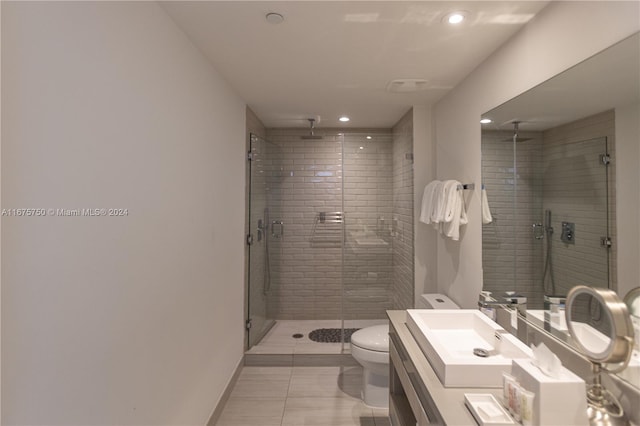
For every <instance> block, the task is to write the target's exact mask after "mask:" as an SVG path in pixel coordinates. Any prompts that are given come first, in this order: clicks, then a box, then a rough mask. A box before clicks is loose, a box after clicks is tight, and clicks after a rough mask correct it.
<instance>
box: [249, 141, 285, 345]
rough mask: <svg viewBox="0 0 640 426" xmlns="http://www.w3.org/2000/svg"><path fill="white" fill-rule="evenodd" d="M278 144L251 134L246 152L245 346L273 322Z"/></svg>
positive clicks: (280, 231)
mask: <svg viewBox="0 0 640 426" xmlns="http://www.w3.org/2000/svg"><path fill="white" fill-rule="evenodd" d="M281 180H282V153H281V149H280V147H278V146H277V145H274V144H272V143H270V142H268V141H266V140H264V139H262V138H260V137H258V136H256V135H253V134H252V135H251V140H250V154H249V209H248V210H249V214H248V219H249V235H248V237H247V238H248V241H247V242H248V244H249V254H248V282H249V284H248V291H247V305H248V306H247V313H248V318H247V329H248V347H249V348H250V347H252V346H253V345H255V344H257V343H258V342H259V341H260V339H262V337H263V336H264V335H265V334H266V333H267V331H269V329H270V328H271V327H272V326H273V324H274V323H275V319H274V317H275V311H276V310H275V308H276V307H275V302H276V300H277V299H276V297H274V295H275V294H277V290H278V283H279V279H278V276H279V264H280V261H279V257H280V252H281V241H282V238H283V237H284V223H282V220H280V218H281V199H282V196H281V189H280V186H281V185H280V184H281Z"/></svg>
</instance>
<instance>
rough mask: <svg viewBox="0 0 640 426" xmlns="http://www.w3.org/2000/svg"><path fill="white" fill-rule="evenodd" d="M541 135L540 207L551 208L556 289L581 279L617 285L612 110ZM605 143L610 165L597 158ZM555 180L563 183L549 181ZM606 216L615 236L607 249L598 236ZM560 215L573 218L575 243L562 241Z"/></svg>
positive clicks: (561, 290) (603, 230) (560, 290)
mask: <svg viewBox="0 0 640 426" xmlns="http://www.w3.org/2000/svg"><path fill="white" fill-rule="evenodd" d="M543 139H544V148H543V149H544V152H545V156H544V157H545V185H544V188H543V191H544V194H545V196H544V200H543V209H550V210H551V212H552V224H553V227H554V230H555V232H554V236H553V246H552V253H553V256H552V257H553V262H554V264H553V267H554V278H555V282H556V292H557V293H559V294H566V293H567V292H568V291H569V289H570V288H571V287H573V286H576V285H579V284H584V285H588V286H591V287H607V286H608V285H610V286H611V287H612V288H614V289H615V288H616V286H617V284H616V283H617V274H616V262H615V259H616V252H617V244H616V238H615V235H616V221H615V217H616V207H615V206H616V195H615V194H616V191H615V163H616V162H615V141H614V139H615V114H614V111H606V112H604V113H600V114H596V115H594V116H591V117H587V118H585V119H582V120H578V121H575V122H573V123H569V124H566V125H563V126H560V127H556V128H554V129H550V130H548V131H545V132H544V134H543ZM605 144H606V145H605ZM605 149H607V150H608V153H609V155H610V156H611V158H612V161H611V163H610V165H609V166H608V167H605V166H604V165H603V164H602V163H601V161H600V155H602V154H604V153H605ZM558 181H562V182H564V184H562V185H554V184H553V182H558ZM607 181H608V183H607ZM607 192H608V194H609V202H608V203H607V201H606V199H607ZM607 207H608V211H607ZM607 213H608V214H607ZM607 216H608V217H607ZM607 219H608V226H609V235H611V236H612V242H613V246H612V247H611V248H610V249H606V248H603V247H602V246H601V245H600V238H601V237H604V236H605V235H606V234H607ZM563 221H566V222H574V223H575V227H576V229H575V244H566V243H563V242H562V241H560V235H561V231H562V228H561V222H563ZM607 256H608V257H609V262H607Z"/></svg>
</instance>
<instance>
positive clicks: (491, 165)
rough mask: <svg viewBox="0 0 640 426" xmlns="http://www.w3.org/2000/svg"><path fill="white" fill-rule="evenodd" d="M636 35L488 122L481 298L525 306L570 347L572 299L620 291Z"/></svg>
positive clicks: (639, 69) (638, 82)
mask: <svg viewBox="0 0 640 426" xmlns="http://www.w3.org/2000/svg"><path fill="white" fill-rule="evenodd" d="M639 34H640V33H636V34H634V35H633V36H631V37H629V38H627V39H625V40H623V41H621V42H619V43H617V44H615V45H613V46H610V47H609V48H607V49H605V50H604V51H602V52H600V53H598V54H596V55H594V56H593V57H591V58H589V59H587V60H585V61H583V62H582V63H580V64H578V65H576V66H574V67H572V68H570V69H568V70H567V71H565V72H563V73H561V74H558V75H557V76H555V77H553V78H551V79H549V80H547V81H546V82H544V83H542V84H540V85H538V86H536V87H534V88H533V89H531V90H529V91H527V92H525V93H523V94H522V95H520V96H518V97H516V98H514V99H511V100H510V101H508V102H506V103H504V104H502V105H500V106H498V107H496V108H495V109H493V110H491V111H488V112H486V113H485V114H483V116H482V117H481V118H483V119H490V120H491V122H489V123H485V124H482V183H483V188H484V189H483V194H482V195H483V196H482V198H483V208H482V211H483V215H482V223H483V225H482V264H483V290H486V291H491V292H492V293H493V295H502V294H504V293H505V292H507V291H514V292H516V293H519V294H520V295H522V296H525V297H527V318H528V319H531V321H533V322H537V323H539V324H540V327H544V328H545V329H547V330H548V331H549V332H551V333H553V334H556V335H557V336H558V337H560V338H562V339H563V340H565V341H566V342H567V343H569V344H570V339H568V337H567V336H568V332H567V324H566V321H565V320H564V312H563V311H562V310H563V308H564V305H563V303H564V298H565V297H566V296H567V294H568V292H569V290H570V289H571V288H573V287H575V286H577V285H586V286H589V287H605V288H610V289H612V290H614V291H618V285H617V275H616V256H617V247H616V234H617V232H618V231H620V232H624V230H619V229H618V228H617V224H616V191H615V188H616V182H615V177H616V169H615V168H616V140H615V128H616V110H617V109H618V108H623V107H629V106H630V105H637V104H638V103H640V79H639V78H638V76H639V75H640V35H639ZM636 123H637V118H636ZM638 140H640V135H637V136H636V137H635V143H638ZM626 285H629V284H626ZM623 291H624V289H623ZM545 296H557V297H555V298H552V299H547V300H554V301H556V303H555V308H556V311H555V312H550V311H549V309H547V310H546V311H545V307H546V308H549V306H548V304H547V306H545ZM619 296H620V297H623V296H624V294H619ZM552 305H553V304H552ZM558 310H559V311H561V312H560V313H559V312H558ZM545 315H546V317H545ZM545 320H546V321H545Z"/></svg>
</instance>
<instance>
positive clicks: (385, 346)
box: [351, 324, 389, 352]
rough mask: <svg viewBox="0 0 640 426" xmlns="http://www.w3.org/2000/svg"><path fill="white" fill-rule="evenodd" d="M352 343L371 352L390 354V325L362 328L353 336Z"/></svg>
mask: <svg viewBox="0 0 640 426" xmlns="http://www.w3.org/2000/svg"><path fill="white" fill-rule="evenodd" d="M351 343H352V344H354V345H356V346H358V347H360V348H363V349H368V350H370V351H377V352H389V325H388V324H383V325H374V326H372V327H365V328H361V329H360V330H358V331H356V332H355V333H353V334H352V335H351Z"/></svg>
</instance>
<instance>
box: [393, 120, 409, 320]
mask: <svg viewBox="0 0 640 426" xmlns="http://www.w3.org/2000/svg"><path fill="white" fill-rule="evenodd" d="M392 131H393V217H392V232H393V236H394V238H393V278H392V285H393V287H392V288H393V292H392V293H393V309H409V308H413V293H414V291H413V288H414V285H413V283H414V258H413V253H414V251H413V238H414V237H413V235H414V233H413V111H412V110H411V111H409V112H407V113H406V114H405V116H404V117H402V119H400V121H399V122H398V123H397V124H396V125H395V126H394V127H393V129H392ZM394 227H395V230H393V228H394Z"/></svg>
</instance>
